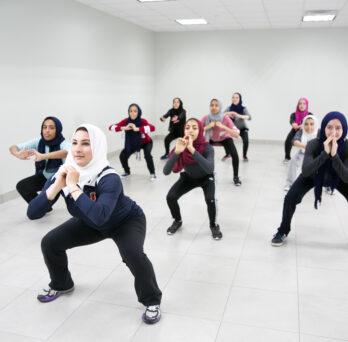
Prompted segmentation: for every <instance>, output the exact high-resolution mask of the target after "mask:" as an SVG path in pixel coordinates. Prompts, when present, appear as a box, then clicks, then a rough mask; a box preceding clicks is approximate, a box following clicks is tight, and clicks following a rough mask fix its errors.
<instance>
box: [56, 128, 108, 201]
mask: <svg viewBox="0 0 348 342" xmlns="http://www.w3.org/2000/svg"><path fill="white" fill-rule="evenodd" d="M81 127H84V128H86V129H87V131H88V134H89V140H90V142H91V149H92V160H91V161H90V162H89V163H88V165H86V166H79V165H77V164H76V162H75V161H74V158H73V156H72V153H71V150H70V151H69V153H68V156H67V157H66V160H65V163H64V164H63V165H62V166H61V167H60V169H59V170H58V172H57V174H58V173H59V172H60V171H61V169H62V168H64V166H73V167H74V168H75V169H76V170H77V171H78V172H79V173H80V177H79V180H78V182H77V185H78V186H79V187H80V188H81V189H83V187H84V186H85V185H88V184H91V185H94V182H95V180H96V178H97V175H98V174H99V173H100V172H101V171H102V170H103V169H104V168H105V167H106V166H109V161H108V160H107V158H106V154H107V142H106V136H105V134H104V133H103V132H102V130H101V129H100V128H99V127H97V126H94V125H90V124H83V125H79V126H78V127H77V128H76V129H75V132H74V134H73V137H74V135H75V133H76V131H77V130H78V129H79V128H81ZM63 192H64V194H65V195H66V196H67V195H68V194H69V190H68V188H67V187H65V188H63Z"/></svg>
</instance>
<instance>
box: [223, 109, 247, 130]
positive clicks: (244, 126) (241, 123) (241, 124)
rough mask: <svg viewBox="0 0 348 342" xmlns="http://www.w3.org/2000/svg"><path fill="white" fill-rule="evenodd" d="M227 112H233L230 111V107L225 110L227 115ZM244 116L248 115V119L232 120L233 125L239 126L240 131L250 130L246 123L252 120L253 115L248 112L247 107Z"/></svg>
mask: <svg viewBox="0 0 348 342" xmlns="http://www.w3.org/2000/svg"><path fill="white" fill-rule="evenodd" d="M227 112H231V110H230V107H227V108H226V109H225V110H224V113H227ZM242 115H248V117H249V118H248V119H241V118H230V119H231V120H232V121H233V123H234V124H235V125H236V126H237V128H238V129H248V125H247V123H246V121H247V120H248V121H249V120H251V114H250V113H249V111H248V108H247V107H244V108H243V114H242Z"/></svg>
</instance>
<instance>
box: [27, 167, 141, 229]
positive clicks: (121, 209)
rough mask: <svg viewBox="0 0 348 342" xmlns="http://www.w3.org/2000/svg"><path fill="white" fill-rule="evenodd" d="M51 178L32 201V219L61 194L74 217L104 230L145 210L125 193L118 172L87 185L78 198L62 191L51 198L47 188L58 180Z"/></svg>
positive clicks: (29, 209)
mask: <svg viewBox="0 0 348 342" xmlns="http://www.w3.org/2000/svg"><path fill="white" fill-rule="evenodd" d="M106 169H110V167H108V168H106ZM106 169H104V170H106ZM104 170H103V171H104ZM52 178H53V177H51V178H49V179H48V180H47V182H46V184H45V186H44V188H43V189H42V191H41V193H40V195H39V196H37V197H35V198H34V199H33V200H32V201H31V202H30V203H29V206H28V211H27V215H28V217H29V218H30V219H31V220H35V219H39V218H41V217H43V216H44V215H45V214H46V212H47V211H48V210H49V209H50V208H51V207H52V205H53V204H54V203H55V202H56V201H57V200H58V198H59V196H63V197H64V199H65V202H66V206H67V209H68V211H69V213H70V214H71V215H72V216H73V217H76V218H79V219H81V220H82V221H83V222H84V223H85V224H86V225H87V226H89V227H92V228H94V229H96V230H99V231H101V232H106V233H107V232H111V231H113V230H114V229H116V228H117V227H118V226H119V225H120V224H122V223H123V222H124V221H125V220H127V219H128V218H130V217H134V216H139V215H141V214H142V213H143V211H142V209H141V208H140V207H139V206H138V205H137V204H136V203H135V202H134V201H133V200H131V199H130V198H129V197H127V196H125V195H124V193H123V186H122V182H121V179H120V177H119V176H118V175H117V174H116V173H115V172H114V173H109V174H106V175H105V176H103V177H102V178H101V179H100V180H99V182H97V183H96V184H95V186H85V187H84V188H83V193H82V194H81V195H80V196H79V197H78V198H77V200H76V201H75V200H74V199H73V198H72V196H71V195H70V194H68V195H67V196H65V195H64V192H63V191H61V192H60V193H59V194H58V195H57V196H56V198H54V199H53V200H49V199H48V198H47V195H46V190H47V189H48V188H49V187H50V186H51V184H53V183H54V181H55V179H52Z"/></svg>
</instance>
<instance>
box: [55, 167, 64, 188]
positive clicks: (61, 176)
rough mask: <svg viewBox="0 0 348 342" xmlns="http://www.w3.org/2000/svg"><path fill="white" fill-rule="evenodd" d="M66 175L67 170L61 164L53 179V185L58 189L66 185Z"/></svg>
mask: <svg viewBox="0 0 348 342" xmlns="http://www.w3.org/2000/svg"><path fill="white" fill-rule="evenodd" d="M66 175H67V170H66V168H65V166H61V167H60V168H59V170H58V174H57V176H56V180H55V181H54V183H53V184H54V186H55V187H56V188H57V189H59V191H60V190H62V189H63V188H65V187H66Z"/></svg>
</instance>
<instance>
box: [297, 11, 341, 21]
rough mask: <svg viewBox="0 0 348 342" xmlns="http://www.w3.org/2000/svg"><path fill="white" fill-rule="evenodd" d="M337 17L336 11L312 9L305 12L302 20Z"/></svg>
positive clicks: (320, 19) (322, 19)
mask: <svg viewBox="0 0 348 342" xmlns="http://www.w3.org/2000/svg"><path fill="white" fill-rule="evenodd" d="M335 18H336V12H335V11H310V12H306V13H305V15H304V16H303V18H302V21H303V22H308V21H333V20H334V19H335Z"/></svg>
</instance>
